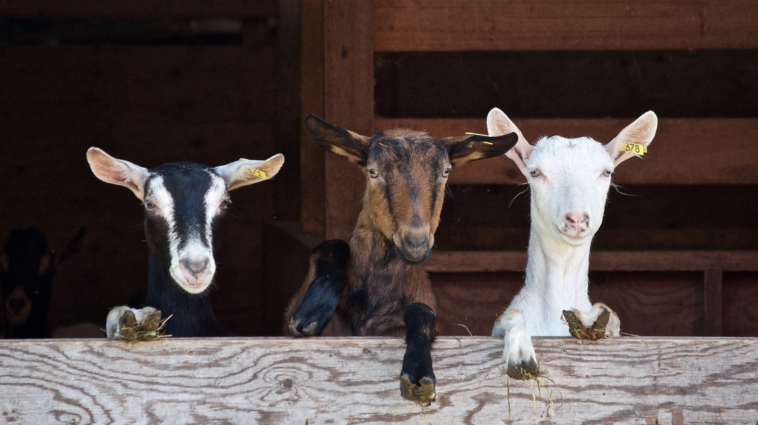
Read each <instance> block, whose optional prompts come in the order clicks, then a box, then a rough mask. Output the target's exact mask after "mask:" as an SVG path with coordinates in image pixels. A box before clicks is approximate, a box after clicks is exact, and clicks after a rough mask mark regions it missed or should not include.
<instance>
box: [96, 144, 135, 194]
mask: <svg viewBox="0 0 758 425" xmlns="http://www.w3.org/2000/svg"><path fill="white" fill-rule="evenodd" d="M87 162H89V166H90V168H91V169H92V173H94V174H95V177H97V178H99V179H100V180H102V181H104V182H106V183H110V184H115V185H119V186H124V187H126V188H127V189H129V190H131V191H132V192H134V194H135V195H137V197H138V198H139V199H140V200H144V197H145V181H146V180H147V176H148V175H149V172H148V171H147V168H143V167H140V166H139V165H135V164H132V163H131V162H129V161H124V160H123V159H116V158H114V157H112V156H110V155H108V154H107V153H105V151H103V150H102V149H98V148H89V149H88V150H87Z"/></svg>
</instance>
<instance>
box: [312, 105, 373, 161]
mask: <svg viewBox="0 0 758 425" xmlns="http://www.w3.org/2000/svg"><path fill="white" fill-rule="evenodd" d="M305 129H306V130H308V134H310V136H311V140H313V143H315V144H317V145H319V146H320V147H321V148H323V149H324V150H327V151H329V152H331V153H333V154H335V155H339V156H341V157H344V158H347V160H348V161H350V162H352V163H353V164H357V165H360V166H365V165H366V160H367V158H368V151H369V145H370V143H369V142H370V140H371V138H370V137H366V136H362V135H360V134H358V133H355V132H353V131H350V130H346V129H344V128H341V127H337V126H336V125H333V124H330V123H328V122H326V121H324V120H323V119H321V118H319V117H318V116H316V115H313V114H310V115H308V117H307V118H305Z"/></svg>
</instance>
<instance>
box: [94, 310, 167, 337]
mask: <svg viewBox="0 0 758 425" xmlns="http://www.w3.org/2000/svg"><path fill="white" fill-rule="evenodd" d="M127 311H131V312H132V313H134V318H135V319H136V320H137V323H143V322H144V321H145V319H146V318H147V316H149V315H150V314H152V313H155V311H156V310H155V309H154V308H153V307H145V308H142V309H139V308H130V307H127V306H125V305H122V306H120V307H113V308H112V309H111V311H109V312H108V317H107V318H106V319H105V332H106V337H107V338H108V339H116V338H118V337H119V333H120V331H119V329H120V328H119V321H120V320H121V316H123V315H124V313H126V312H127Z"/></svg>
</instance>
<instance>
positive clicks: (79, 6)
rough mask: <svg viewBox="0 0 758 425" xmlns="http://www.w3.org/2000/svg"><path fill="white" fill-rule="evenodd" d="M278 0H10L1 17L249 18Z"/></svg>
mask: <svg viewBox="0 0 758 425" xmlns="http://www.w3.org/2000/svg"><path fill="white" fill-rule="evenodd" d="M276 6H277V3H276V1H275V0H256V1H247V0H226V1H223V2H214V1H207V0H170V1H160V2H157V1H150V0H130V1H113V0H106V1H101V0H84V1H79V0H76V1H45V0H6V1H3V2H0V16H8V17H18V18H41V17H44V18H159V17H191V18H194V17H246V18H258V17H268V16H276V12H277V10H276Z"/></svg>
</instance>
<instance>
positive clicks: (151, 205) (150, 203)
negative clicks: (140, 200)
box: [145, 201, 155, 210]
mask: <svg viewBox="0 0 758 425" xmlns="http://www.w3.org/2000/svg"><path fill="white" fill-rule="evenodd" d="M145 209H146V210H154V209H155V202H153V201H145Z"/></svg>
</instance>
